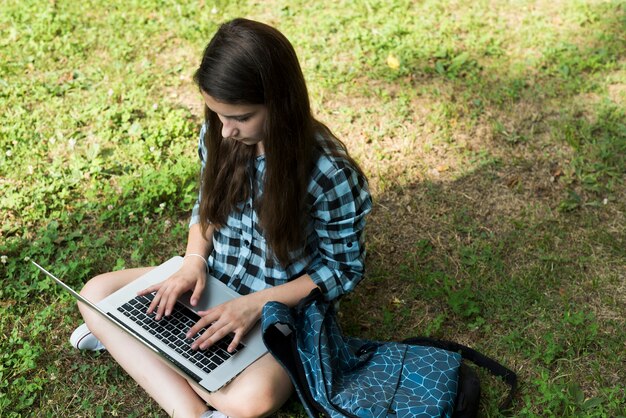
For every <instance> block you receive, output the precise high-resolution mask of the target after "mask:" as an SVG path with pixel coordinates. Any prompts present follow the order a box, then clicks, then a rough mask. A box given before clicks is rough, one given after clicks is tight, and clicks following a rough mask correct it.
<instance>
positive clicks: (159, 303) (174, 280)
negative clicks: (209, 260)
mask: <svg viewBox="0 0 626 418" xmlns="http://www.w3.org/2000/svg"><path fill="white" fill-rule="evenodd" d="M205 285H206V264H205V263H203V262H202V260H200V259H199V257H188V258H185V259H183V265H182V266H181V267H180V269H179V270H178V271H177V272H176V273H174V274H172V275H171V276H170V277H168V278H167V279H166V280H164V281H162V282H161V283H157V284H155V285H153V286H150V287H148V288H146V289H144V290H141V291H139V292H137V294H138V295H147V294H149V293H152V292H155V291H156V295H155V296H154V299H153V300H152V303H151V304H150V306H149V307H148V314H150V313H152V312H154V310H155V309H156V316H155V319H156V320H159V319H161V318H162V317H163V316H169V315H170V314H171V313H172V311H173V310H174V304H175V303H176V301H177V300H178V298H179V297H180V295H182V294H183V293H185V292H187V291H189V290H192V289H193V293H192V295H191V299H190V302H191V305H192V306H195V305H196V304H197V303H198V300H199V299H200V295H201V294H202V291H203V290H204V287H205Z"/></svg>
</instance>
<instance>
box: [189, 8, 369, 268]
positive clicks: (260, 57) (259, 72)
mask: <svg viewBox="0 0 626 418" xmlns="http://www.w3.org/2000/svg"><path fill="white" fill-rule="evenodd" d="M194 80H195V82H196V83H197V84H198V87H199V88H200V90H202V91H203V92H204V93H206V94H208V95H209V96H211V97H213V98H214V99H216V100H218V101H220V102H223V103H228V104H262V105H264V106H266V108H267V118H266V121H265V127H264V131H265V132H264V134H265V135H264V138H263V146H264V149H265V177H264V179H263V197H262V200H261V201H257V202H255V205H256V210H257V213H258V215H259V220H260V224H261V227H262V229H263V232H264V235H265V238H266V240H267V242H268V244H269V247H270V248H271V250H272V251H273V253H274V255H275V256H276V257H277V258H278V260H279V261H280V262H281V264H283V265H286V264H287V263H288V261H289V251H292V250H296V249H298V248H300V247H301V246H302V245H303V244H304V241H305V238H306V237H305V236H304V229H305V225H306V222H307V220H308V216H309V214H308V210H307V209H308V208H307V207H306V200H305V199H306V195H307V185H308V182H309V178H310V174H311V168H312V167H313V164H314V163H315V161H316V159H317V157H318V156H319V152H320V149H321V148H320V147H319V146H318V144H317V142H316V138H315V134H316V133H319V134H321V135H322V136H323V137H325V139H327V140H326V141H324V142H325V143H326V145H325V148H326V149H329V148H330V150H331V152H332V153H340V154H341V155H343V156H345V157H347V158H348V159H349V161H350V162H352V163H354V162H353V161H352V160H351V159H350V158H349V157H348V156H347V153H346V152H345V148H344V147H343V146H342V145H340V143H338V142H335V141H332V140H329V139H330V138H329V137H330V136H332V134H331V133H330V130H328V128H326V127H325V126H324V125H323V124H321V123H320V122H318V121H316V120H315V119H314V118H313V116H312V115H311V108H310V103H309V95H308V91H307V87H306V83H305V81H304V76H303V74H302V70H301V68H300V64H299V62H298V58H297V56H296V53H295V51H294V49H293V47H292V45H291V44H290V43H289V41H288V40H287V38H286V37H285V36H284V35H283V34H282V33H280V32H279V31H278V30H276V29H274V28H272V27H271V26H268V25H265V24H263V23H259V22H255V21H251V20H246V19H235V20H232V21H230V22H227V23H225V24H223V25H222V26H220V28H219V30H218V31H217V33H216V34H215V35H214V36H213V38H212V39H211V41H210V42H209V44H208V45H207V47H206V49H205V51H204V54H203V57H202V62H201V64H200V67H199V68H198V70H197V71H196V73H195V75H194ZM204 112H205V121H206V123H207V125H208V129H207V132H206V134H205V137H204V143H205V146H206V148H207V155H206V159H205V166H204V172H203V175H202V185H201V195H202V199H201V201H200V218H201V226H202V229H203V231H205V232H206V229H207V227H208V224H209V222H211V223H212V224H214V225H215V226H216V227H217V228H219V227H220V226H221V225H224V224H225V223H226V219H227V218H228V215H229V214H230V213H231V211H233V210H236V209H237V205H238V204H240V203H242V202H243V201H245V200H246V199H247V198H248V197H249V196H250V194H251V193H253V191H252V190H251V184H250V180H249V174H250V173H249V171H248V170H249V167H250V163H251V161H253V159H254V157H255V155H256V147H253V146H248V145H244V144H242V143H240V142H238V141H233V140H229V139H225V138H223V137H222V135H221V132H222V123H221V122H220V120H219V117H218V116H217V115H216V114H215V113H214V112H213V111H211V110H210V109H209V108H208V107H207V106H205V109H204ZM354 166H355V168H356V169H357V170H359V169H358V166H357V165H356V164H354Z"/></svg>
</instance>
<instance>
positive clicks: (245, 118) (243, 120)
mask: <svg viewBox="0 0 626 418" xmlns="http://www.w3.org/2000/svg"><path fill="white" fill-rule="evenodd" d="M249 119H250V116H249V115H246V116H242V117H240V118H235V120H236V121H237V122H246V121H248V120H249Z"/></svg>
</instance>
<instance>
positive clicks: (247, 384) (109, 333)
mask: <svg viewBox="0 0 626 418" xmlns="http://www.w3.org/2000/svg"><path fill="white" fill-rule="evenodd" d="M149 270H150V268H143V269H130V270H121V271H116V272H112V273H106V274H103V275H100V276H97V277H95V278H93V279H92V280H90V281H89V282H88V283H87V284H86V285H85V287H84V288H83V290H82V291H81V294H83V295H84V296H86V297H87V298H88V299H90V300H91V301H93V302H98V301H100V300H102V299H104V298H105V297H106V296H108V295H110V294H111V293H113V292H115V291H116V290H118V289H119V288H121V287H123V286H125V285H126V284H128V283H130V282H131V281H133V280H135V279H136V278H138V277H139V276H141V275H142V274H145V273H146V272H148V271H149ZM79 309H80V311H81V314H82V315H83V318H84V319H85V322H86V323H87V326H88V327H89V329H90V330H91V332H93V333H94V335H95V336H96V337H98V339H99V340H100V341H101V342H102V343H103V344H104V345H105V347H106V348H107V350H108V352H109V353H110V354H111V356H113V358H114V359H115V360H116V361H117V362H118V363H119V364H120V366H122V368H124V370H126V372H127V373H128V374H129V375H130V376H131V377H132V378H133V379H134V380H135V381H136V382H137V383H138V384H139V385H140V386H141V387H142V388H144V390H145V391H146V392H147V393H148V394H149V395H150V396H151V397H152V398H153V399H154V400H156V401H157V402H158V404H159V405H160V406H161V407H162V408H163V409H164V410H165V411H166V412H167V413H168V414H169V415H171V416H176V417H199V416H200V415H201V414H202V413H203V412H204V411H206V409H207V406H206V403H205V402H208V403H210V404H211V405H212V406H213V407H214V408H216V409H217V410H219V411H220V412H222V413H224V414H226V415H228V416H232V417H241V418H244V417H260V416H266V415H268V414H269V413H271V412H273V411H275V410H276V409H278V408H280V406H281V405H282V404H283V403H284V402H285V401H286V400H287V398H288V397H289V395H290V394H291V390H292V386H291V382H290V381H289V377H288V376H287V374H286V373H285V372H284V370H283V369H282V367H281V366H280V365H279V364H278V363H277V362H276V361H275V360H274V359H273V358H272V357H271V355H265V356H263V357H262V358H260V359H259V360H258V361H256V362H255V363H254V364H252V365H251V366H249V367H248V368H247V369H246V370H244V372H243V373H242V374H241V375H239V376H238V377H237V378H236V379H235V380H233V381H232V382H231V383H229V384H228V385H227V386H225V387H224V388H222V389H220V390H219V391H217V392H214V393H208V392H206V391H204V390H203V389H201V388H199V387H197V386H195V385H192V384H190V383H189V382H188V381H187V380H186V379H185V378H183V377H182V376H180V375H179V374H178V373H176V372H175V371H174V370H172V369H171V368H170V367H168V366H167V365H166V364H165V363H163V362H162V361H161V360H160V359H159V358H158V357H157V356H156V355H155V354H154V353H153V352H152V351H151V350H149V349H148V348H146V347H144V346H143V345H141V344H139V343H138V342H136V341H135V340H134V339H133V338H132V337H130V336H129V335H128V334H126V333H124V332H122V331H121V330H119V329H118V328H117V327H115V326H114V325H112V324H110V323H109V322H107V321H105V320H104V319H102V318H101V317H100V315H98V314H97V313H95V312H93V311H92V310H91V309H89V308H88V307H86V306H83V305H82V304H80V303H79Z"/></svg>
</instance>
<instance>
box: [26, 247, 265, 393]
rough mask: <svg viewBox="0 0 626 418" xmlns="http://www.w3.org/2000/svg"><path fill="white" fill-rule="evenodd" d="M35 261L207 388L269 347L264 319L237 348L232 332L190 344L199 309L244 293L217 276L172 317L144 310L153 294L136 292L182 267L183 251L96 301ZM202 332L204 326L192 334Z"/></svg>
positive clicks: (184, 298) (186, 296)
mask: <svg viewBox="0 0 626 418" xmlns="http://www.w3.org/2000/svg"><path fill="white" fill-rule="evenodd" d="M32 263H33V264H34V265H35V266H37V267H38V268H39V269H40V270H41V271H43V272H44V273H45V274H47V275H48V276H49V277H51V278H52V279H53V280H55V281H56V282H57V283H58V284H60V285H61V286H62V287H63V288H65V289H66V290H68V291H69V292H70V293H71V294H72V295H73V296H74V297H75V298H76V299H78V300H79V301H80V302H82V303H84V304H85V305H87V306H88V307H90V308H91V309H93V310H94V311H96V312H98V313H99V314H100V315H102V316H103V317H104V318H106V319H107V320H108V321H109V322H111V323H112V324H114V325H116V326H117V327H118V328H119V329H121V330H123V331H124V332H126V333H127V334H129V335H131V336H132V337H133V338H135V339H136V340H137V341H139V342H140V343H141V344H143V345H144V346H146V347H148V348H149V349H151V350H152V351H154V352H155V353H156V354H157V355H158V357H159V358H161V359H162V360H163V361H164V362H165V363H166V364H168V365H169V366H171V367H172V368H173V369H174V370H175V371H177V372H178V373H179V374H181V375H182V376H183V377H185V378H187V379H188V380H190V381H192V382H195V383H196V384H197V385H199V386H200V387H202V388H204V389H205V390H207V391H209V392H215V391H217V390H219V389H220V388H221V387H223V386H224V385H226V384H227V383H228V382H230V381H231V380H232V379H234V378H235V377H236V376H237V375H238V374H239V373H241V372H242V371H243V370H244V369H245V368H246V367H248V366H249V365H250V364H252V363H253V362H254V361H255V360H257V359H258V358H259V357H261V356H262V355H263V354H265V353H266V352H267V348H265V344H264V343H263V339H262V335H261V325H260V322H257V324H256V325H255V326H254V327H253V328H252V329H251V330H250V331H249V332H248V333H247V334H246V335H245V337H244V338H243V339H242V341H241V343H240V344H239V346H238V347H237V349H236V350H235V351H234V352H233V353H228V352H227V351H226V348H227V347H228V345H229V343H230V342H231V341H232V337H231V336H227V337H224V338H223V339H222V340H220V341H219V342H218V343H216V344H214V345H212V346H211V347H209V348H208V349H206V350H197V351H196V350H192V349H191V344H192V342H193V340H188V339H186V338H185V334H186V332H187V331H188V330H189V328H190V327H191V326H192V325H193V324H195V323H196V322H197V321H198V319H199V318H200V317H199V316H198V314H197V313H196V312H197V311H201V310H206V309H208V308H210V307H214V306H217V305H219V304H221V303H224V302H227V301H229V300H231V299H234V298H236V297H238V296H240V295H239V294H238V293H237V292H235V291H234V290H232V289H230V288H229V287H228V286H226V285H225V284H224V283H222V282H220V281H219V280H217V279H216V278H214V277H210V276H208V277H207V284H206V288H205V291H204V292H203V296H202V298H201V299H200V300H199V301H198V304H197V305H196V306H195V307H192V306H191V304H190V302H189V298H190V297H191V292H187V293H185V294H183V295H182V296H181V297H180V298H179V300H178V301H177V303H176V307H175V308H174V310H173V312H172V314H171V315H170V316H169V317H163V318H161V319H160V320H159V321H156V320H155V319H154V313H153V314H151V315H147V314H146V311H147V309H148V306H150V302H151V301H152V298H153V297H154V295H145V296H137V292H138V291H140V290H143V289H145V288H147V287H149V286H151V285H153V284H156V283H159V282H161V281H163V280H165V279H167V278H168V277H169V276H171V275H172V274H174V273H175V272H176V271H178V269H179V268H180V266H181V265H182V263H183V258H182V257H180V256H176V257H173V258H171V259H170V260H168V261H166V262H165V263H163V264H161V265H160V266H158V267H156V268H154V269H153V270H151V271H149V272H148V273H146V274H144V275H143V276H141V277H139V278H138V279H136V280H135V281H133V282H131V283H129V284H128V285H126V286H124V287H122V288H121V289H119V290H118V291H116V292H115V293H113V294H111V295H109V296H108V297H107V298H105V299H103V300H102V301H100V302H99V303H97V304H94V303H92V302H91V301H89V300H87V299H86V298H85V297H83V296H82V295H80V294H79V293H78V292H76V291H75V290H74V289H72V288H71V287H70V286H68V285H67V284H65V283H63V282H62V281H61V280H59V279H58V278H57V277H55V276H54V275H53V274H52V273H50V272H48V271H47V270H46V269H44V268H43V267H41V266H40V265H39V264H37V263H35V262H34V261H33V262H32ZM203 331H204V330H202V331H200V333H198V335H197V336H196V337H194V339H195V338H197V337H198V336H199V335H200V334H202V332H203Z"/></svg>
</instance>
